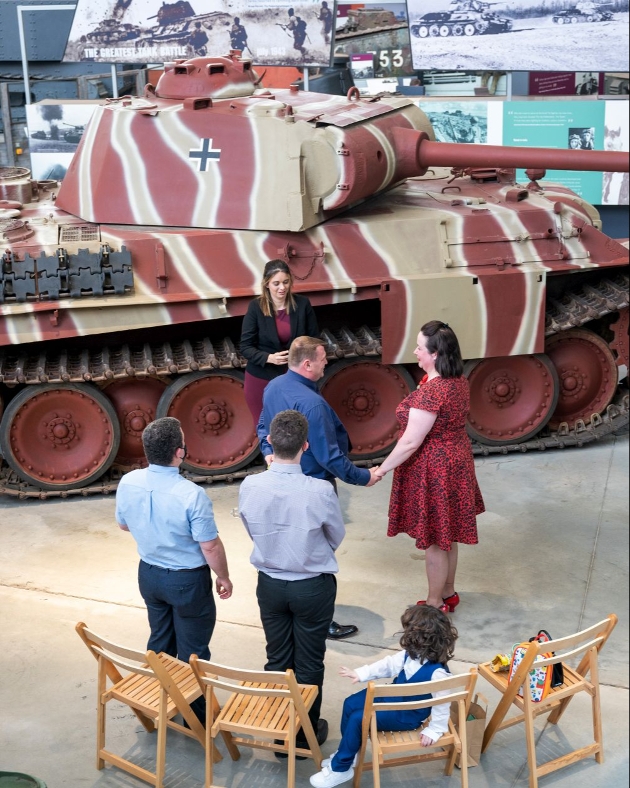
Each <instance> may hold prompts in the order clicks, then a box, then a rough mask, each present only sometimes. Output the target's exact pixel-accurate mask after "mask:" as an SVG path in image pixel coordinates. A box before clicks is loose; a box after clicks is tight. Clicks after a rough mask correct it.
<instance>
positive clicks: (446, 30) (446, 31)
mask: <svg viewBox="0 0 630 788" xmlns="http://www.w3.org/2000/svg"><path fill="white" fill-rule="evenodd" d="M450 34H451V28H450V27H449V26H448V25H440V36H441V37H442V38H447V36H450Z"/></svg>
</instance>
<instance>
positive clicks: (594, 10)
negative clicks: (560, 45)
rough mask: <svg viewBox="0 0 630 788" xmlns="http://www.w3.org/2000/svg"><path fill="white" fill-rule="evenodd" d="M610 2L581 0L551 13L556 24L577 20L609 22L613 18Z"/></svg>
mask: <svg viewBox="0 0 630 788" xmlns="http://www.w3.org/2000/svg"><path fill="white" fill-rule="evenodd" d="M611 5H612V4H611V3H595V2H591V0H581V1H580V2H578V3H576V4H575V6H574V7H572V8H568V9H565V10H564V11H558V12H556V13H555V14H554V15H553V21H554V22H555V23H556V24H557V25H575V24H578V23H579V22H609V21H610V20H611V19H613V13H612V11H609V10H607V9H609V8H610V7H611Z"/></svg>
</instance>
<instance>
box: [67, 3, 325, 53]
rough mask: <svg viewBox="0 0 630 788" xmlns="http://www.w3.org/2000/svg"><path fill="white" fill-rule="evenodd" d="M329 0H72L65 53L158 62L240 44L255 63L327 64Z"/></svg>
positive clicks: (222, 51)
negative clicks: (73, 6)
mask: <svg viewBox="0 0 630 788" xmlns="http://www.w3.org/2000/svg"><path fill="white" fill-rule="evenodd" d="M333 7H334V4H333V0H330V8H329V3H328V2H327V0H324V2H322V0H295V2H294V1H293V0H271V1H269V0H173V2H163V0H135V1H134V2H131V0H79V2H78V4H77V10H76V12H75V16H74V20H73V23H72V29H71V31H70V36H69V39H68V44H67V46H66V51H65V55H64V60H65V61H79V62H101V63H164V62H166V61H170V60H174V59H177V58H189V57H195V56H205V55H208V56H219V55H225V54H227V52H228V51H229V50H230V49H239V50H241V51H242V52H243V53H244V54H245V55H246V56H248V57H251V58H252V59H253V60H254V61H255V62H256V63H257V64H259V65H276V66H279V65H284V66H294V65H299V66H328V65H329V63H330V59H331V49H332V27H333V21H334V20H333V11H332V9H333Z"/></svg>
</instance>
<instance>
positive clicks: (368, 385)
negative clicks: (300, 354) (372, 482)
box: [321, 359, 416, 460]
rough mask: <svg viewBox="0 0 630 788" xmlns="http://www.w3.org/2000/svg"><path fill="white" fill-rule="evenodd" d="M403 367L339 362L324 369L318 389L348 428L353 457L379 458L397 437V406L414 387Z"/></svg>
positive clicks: (368, 362) (357, 458) (364, 362)
mask: <svg viewBox="0 0 630 788" xmlns="http://www.w3.org/2000/svg"><path fill="white" fill-rule="evenodd" d="M415 387H416V386H415V383H414V382H413V379H412V377H411V375H410V374H409V373H408V372H407V370H406V369H405V368H404V367H399V366H389V365H387V364H381V363H380V362H378V361H357V360H354V359H352V360H350V359H348V360H347V361H341V362H338V363H336V364H334V365H332V366H331V367H330V368H328V369H327V370H326V375H325V377H324V381H323V383H322V388H321V392H322V394H323V396H324V398H325V399H326V401H327V402H328V404H329V405H330V406H331V407H332V408H333V410H334V411H335V412H336V413H337V415H338V416H339V418H340V419H341V421H342V422H343V425H344V427H345V428H346V429H347V430H348V434H349V436H350V443H351V445H352V451H351V453H350V457H351V458H352V459H354V460H369V459H371V458H373V457H380V456H382V455H383V454H385V453H387V452H388V451H390V449H392V448H393V446H394V444H395V443H396V440H397V438H398V424H397V421H396V406H397V405H398V404H399V403H400V402H401V401H402V400H403V399H404V398H405V397H406V396H407V395H408V394H409V393H410V392H411V391H413V389H415Z"/></svg>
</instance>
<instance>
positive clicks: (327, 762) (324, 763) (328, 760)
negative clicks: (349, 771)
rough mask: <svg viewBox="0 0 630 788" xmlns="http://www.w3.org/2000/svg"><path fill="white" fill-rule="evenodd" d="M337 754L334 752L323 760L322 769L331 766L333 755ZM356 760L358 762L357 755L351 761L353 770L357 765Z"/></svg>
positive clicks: (336, 751)
mask: <svg viewBox="0 0 630 788" xmlns="http://www.w3.org/2000/svg"><path fill="white" fill-rule="evenodd" d="M338 752H339V750H335V751H334V752H333V754H332V755H331V756H330V758H324V760H323V761H322V769H323V768H324V766H332V759H333V758H334V757H335V755H336V754H337V753H338ZM358 760H359V756H358V754H357V755H355V756H354V758H353V760H352V766H353V768H354V767H355V766H356V765H357V761H358Z"/></svg>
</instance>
